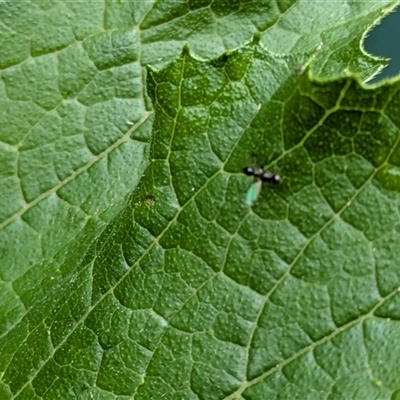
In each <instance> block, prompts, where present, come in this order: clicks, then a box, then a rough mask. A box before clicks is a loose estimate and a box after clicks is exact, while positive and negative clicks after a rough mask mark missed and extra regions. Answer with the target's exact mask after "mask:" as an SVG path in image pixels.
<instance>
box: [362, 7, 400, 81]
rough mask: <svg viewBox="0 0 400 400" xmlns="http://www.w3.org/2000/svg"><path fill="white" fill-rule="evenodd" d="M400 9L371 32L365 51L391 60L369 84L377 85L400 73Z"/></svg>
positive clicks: (366, 41) (365, 43) (365, 42)
mask: <svg viewBox="0 0 400 400" xmlns="http://www.w3.org/2000/svg"><path fill="white" fill-rule="evenodd" d="M399 33H400V7H399V8H397V9H396V11H394V12H393V13H391V14H389V15H388V16H386V17H385V18H384V19H383V20H382V21H381V23H380V24H379V25H377V26H375V27H374V28H373V29H372V31H370V32H369V34H368V37H367V38H366V39H365V41H364V49H365V50H366V51H367V52H368V53H370V54H373V55H374V56H380V57H385V58H390V61H389V64H388V66H387V67H386V68H384V69H383V70H382V71H381V72H380V74H378V75H377V76H376V77H375V78H374V79H372V80H370V81H368V83H376V82H379V81H381V80H382V79H384V78H389V77H393V76H396V75H398V74H399V72H400V41H399V36H400V34H399Z"/></svg>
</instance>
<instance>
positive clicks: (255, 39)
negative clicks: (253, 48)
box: [252, 32, 261, 44]
mask: <svg viewBox="0 0 400 400" xmlns="http://www.w3.org/2000/svg"><path fill="white" fill-rule="evenodd" d="M260 41H261V33H260V32H257V33H255V34H254V35H253V40H252V43H253V44H259V43H260Z"/></svg>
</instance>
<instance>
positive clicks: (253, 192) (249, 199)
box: [245, 180, 262, 206]
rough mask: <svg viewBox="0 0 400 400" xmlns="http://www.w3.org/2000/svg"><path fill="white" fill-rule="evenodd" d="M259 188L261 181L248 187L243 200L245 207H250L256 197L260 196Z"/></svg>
mask: <svg viewBox="0 0 400 400" xmlns="http://www.w3.org/2000/svg"><path fill="white" fill-rule="evenodd" d="M261 186H262V181H260V180H257V181H256V182H254V183H253V184H252V185H251V186H250V187H249V190H248V191H247V193H246V199H245V203H246V205H247V206H252V205H253V204H254V203H255V202H256V200H257V198H258V195H259V194H260V191H261Z"/></svg>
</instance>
